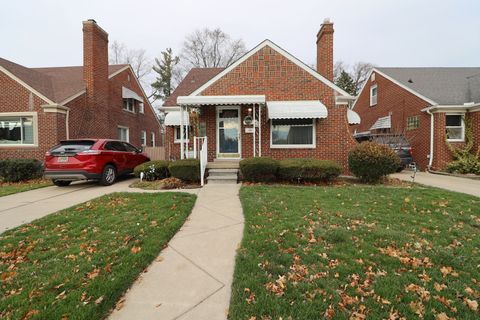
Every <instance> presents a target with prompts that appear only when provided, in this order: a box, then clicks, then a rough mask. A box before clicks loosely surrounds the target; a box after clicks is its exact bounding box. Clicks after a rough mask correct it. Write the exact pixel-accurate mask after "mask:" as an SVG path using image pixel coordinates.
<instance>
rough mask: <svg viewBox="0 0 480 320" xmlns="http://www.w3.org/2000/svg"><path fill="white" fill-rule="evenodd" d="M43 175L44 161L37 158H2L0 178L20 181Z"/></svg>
mask: <svg viewBox="0 0 480 320" xmlns="http://www.w3.org/2000/svg"><path fill="white" fill-rule="evenodd" d="M42 175H43V166H42V163H41V162H40V161H38V160H35V159H6V160H0V180H2V181H5V182H18V181H25V180H31V179H38V178H40V177H41V176H42Z"/></svg>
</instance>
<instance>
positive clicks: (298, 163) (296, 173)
mask: <svg viewBox="0 0 480 320" xmlns="http://www.w3.org/2000/svg"><path fill="white" fill-rule="evenodd" d="M340 173H342V167H341V166H340V165H339V164H337V163H336V162H334V161H329V160H316V159H285V160H281V161H280V162H279V166H278V176H279V178H280V179H284V180H290V181H297V182H300V181H331V180H333V179H335V178H336V177H338V176H339V175H340Z"/></svg>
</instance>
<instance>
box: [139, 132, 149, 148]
mask: <svg viewBox="0 0 480 320" xmlns="http://www.w3.org/2000/svg"><path fill="white" fill-rule="evenodd" d="M140 145H142V146H146V145H147V132H146V131H144V130H142V132H141V134H140Z"/></svg>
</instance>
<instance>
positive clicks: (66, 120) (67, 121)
mask: <svg viewBox="0 0 480 320" xmlns="http://www.w3.org/2000/svg"><path fill="white" fill-rule="evenodd" d="M69 118H70V108H68V109H67V113H66V115H65V129H66V130H65V131H66V135H67V140H69V139H70V128H69V126H70V125H69Z"/></svg>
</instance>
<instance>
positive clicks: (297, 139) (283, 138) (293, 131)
mask: <svg viewBox="0 0 480 320" xmlns="http://www.w3.org/2000/svg"><path fill="white" fill-rule="evenodd" d="M271 145H272V148H275V147H277V148H282V147H286V148H314V147H315V125H314V120H313V119H273V120H272V122H271Z"/></svg>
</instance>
